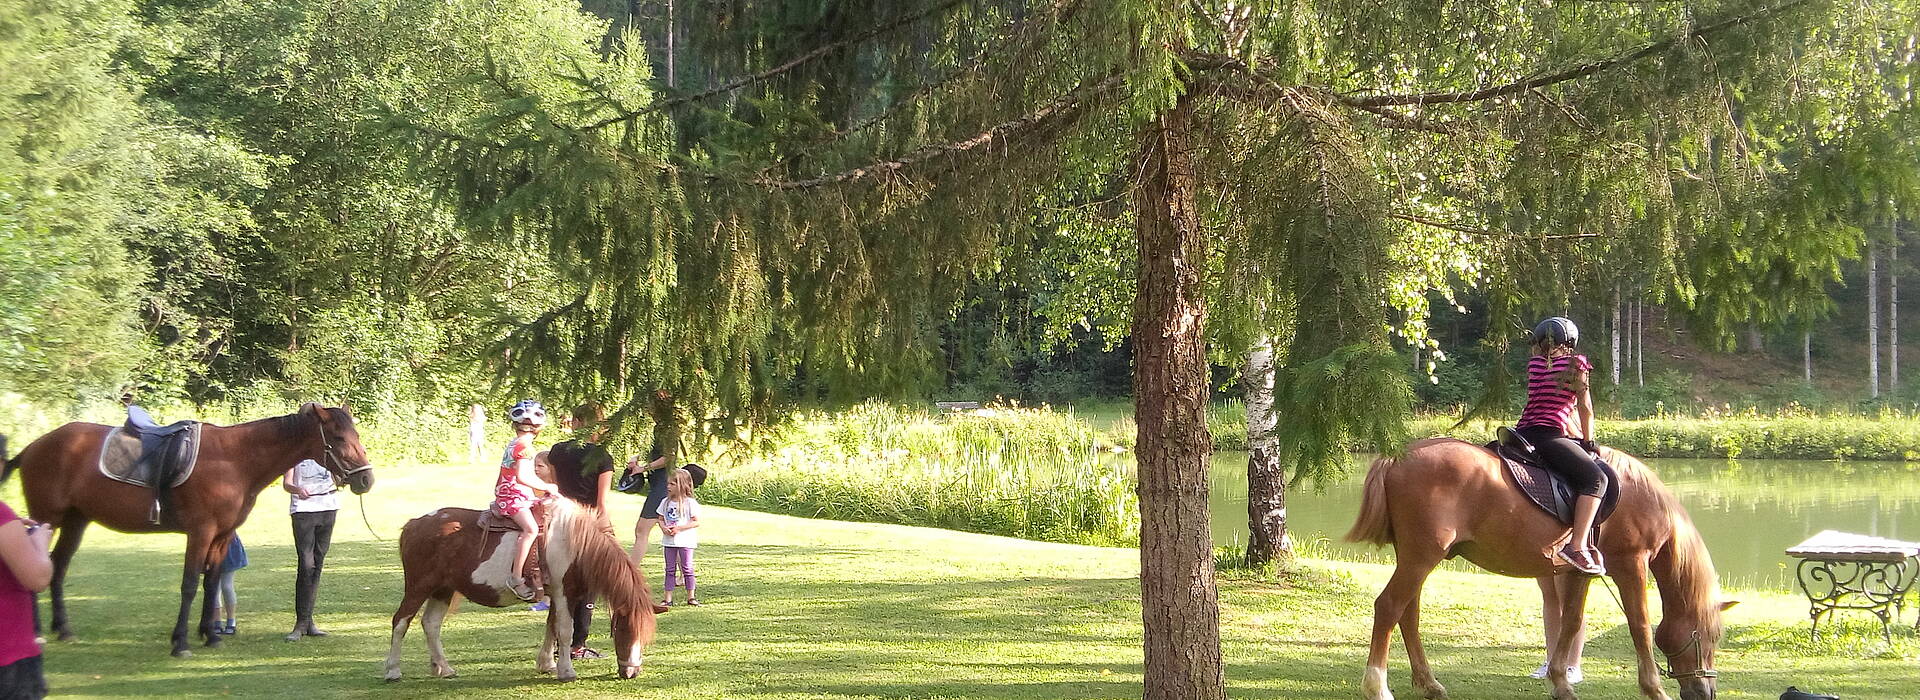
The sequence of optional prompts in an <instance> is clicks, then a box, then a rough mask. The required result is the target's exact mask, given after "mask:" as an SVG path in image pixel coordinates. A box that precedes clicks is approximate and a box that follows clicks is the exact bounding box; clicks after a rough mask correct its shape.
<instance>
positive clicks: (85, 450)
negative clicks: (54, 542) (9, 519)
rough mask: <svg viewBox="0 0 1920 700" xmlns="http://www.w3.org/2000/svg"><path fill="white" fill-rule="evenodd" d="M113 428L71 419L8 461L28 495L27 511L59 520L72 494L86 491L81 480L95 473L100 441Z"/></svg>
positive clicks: (10, 470) (22, 449)
mask: <svg viewBox="0 0 1920 700" xmlns="http://www.w3.org/2000/svg"><path fill="white" fill-rule="evenodd" d="M111 430H113V428H111V427H109V426H105V425H101V424H99V423H87V422H84V421H74V422H72V423H68V424H66V425H62V426H60V427H58V428H54V429H53V430H51V431H48V432H47V434H45V435H42V436H40V437H38V438H34V440H33V442H29V443H27V446H26V447H23V448H21V449H20V453H19V454H16V455H14V456H13V459H12V460H10V461H9V462H8V463H7V467H6V469H7V472H8V473H9V474H12V473H15V472H17V473H18V474H19V475H20V479H21V486H20V488H21V490H22V491H23V492H24V493H25V494H26V497H27V511H28V514H29V515H30V516H31V517H32V518H34V519H35V520H42V521H48V522H59V519H60V517H61V516H62V515H63V514H64V513H65V511H66V510H67V508H68V507H69V506H70V505H72V499H71V495H72V494H76V493H81V492H83V491H84V490H85V488H84V486H83V484H82V483H81V480H83V479H85V478H87V475H89V474H95V473H97V472H96V471H95V470H94V469H93V467H94V465H95V463H96V462H97V461H98V460H99V459H100V444H101V442H102V441H103V440H105V439H106V437H107V433H108V431H111Z"/></svg>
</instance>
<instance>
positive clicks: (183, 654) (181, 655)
mask: <svg viewBox="0 0 1920 700" xmlns="http://www.w3.org/2000/svg"><path fill="white" fill-rule="evenodd" d="M173 658H176V659H189V658H193V652H191V651H188V650H186V649H175V650H173Z"/></svg>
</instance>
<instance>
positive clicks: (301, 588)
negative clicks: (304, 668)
mask: <svg viewBox="0 0 1920 700" xmlns="http://www.w3.org/2000/svg"><path fill="white" fill-rule="evenodd" d="M280 486H281V488H282V489H285V490H286V492H287V494H288V501H289V502H288V504H287V510H288V512H291V513H292V514H293V549H294V552H295V553H296V555H297V556H298V557H299V560H300V564H299V568H298V570H297V573H295V574H294V579H293V616H294V622H293V631H292V632H288V633H287V641H290V642H292V641H299V639H300V638H301V637H325V636H327V633H326V632H323V631H321V630H320V628H318V627H315V626H314V624H313V605H314V602H315V600H316V599H317V598H318V597H319V594H320V572H321V570H322V569H324V568H325V567H326V563H327V549H328V548H329V547H330V546H332V544H333V520H334V515H335V514H337V513H338V512H339V511H340V494H338V493H336V492H335V488H336V487H337V484H335V483H334V480H333V474H332V473H331V472H328V471H327V468H326V467H322V466H320V463H319V462H315V461H313V460H311V459H305V460H301V461H300V463H299V464H295V465H293V468H292V469H288V470H287V475H286V477H285V478H282V479H281V480H280Z"/></svg>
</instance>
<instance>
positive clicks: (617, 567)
mask: <svg viewBox="0 0 1920 700" xmlns="http://www.w3.org/2000/svg"><path fill="white" fill-rule="evenodd" d="M547 507H548V509H549V510H550V511H551V514H552V516H553V518H552V521H551V523H550V524H549V525H548V526H547V536H546V560H545V564H544V565H543V566H542V570H543V571H545V573H546V577H547V580H548V581H550V582H551V581H559V582H561V585H559V586H554V585H551V584H549V585H548V586H547V595H548V597H549V598H550V599H551V600H550V601H549V602H550V605H549V607H548V608H547V636H546V640H545V641H544V642H542V643H541V645H540V653H539V654H538V655H537V656H535V657H534V667H535V668H536V669H538V670H539V671H540V672H542V673H546V672H549V671H552V672H554V674H555V676H556V677H558V678H559V679H560V680H563V681H570V680H573V679H574V677H575V675H574V670H573V658H572V657H571V656H570V655H569V654H568V653H567V652H568V649H567V643H568V642H569V641H571V640H572V639H573V625H574V620H573V617H572V614H571V612H570V611H571V610H572V609H573V606H572V603H571V601H574V600H579V599H581V598H582V597H583V596H584V597H587V598H593V597H598V596H601V595H604V596H606V598H607V602H608V604H609V606H610V607H612V608H613V615H612V616H611V617H612V618H613V644H614V656H615V658H616V659H618V660H619V664H620V677H621V678H632V677H634V676H637V675H640V662H641V658H640V657H641V650H642V649H643V648H644V647H645V646H646V645H647V644H648V643H650V642H652V641H653V631H654V606H653V595H652V593H650V592H649V591H648V590H647V582H646V579H644V578H642V577H641V576H640V571H639V570H638V569H636V568H634V566H633V562H631V561H629V560H628V559H627V553H626V550H624V549H621V547H620V543H619V542H618V541H615V540H614V538H613V535H612V534H610V533H608V532H607V531H606V530H604V529H602V525H601V522H602V521H601V518H600V514H599V511H597V510H594V509H592V508H585V507H582V506H579V505H576V504H574V503H573V502H572V501H569V500H567V499H565V498H556V499H553V501H552V503H551V504H550V505H548V506H547ZM479 519H480V511H477V510H472V509H468V508H441V509H440V510H436V511H434V512H431V513H428V514H426V515H422V516H420V517H418V518H414V519H413V520H410V521H407V526H406V527H405V528H404V529H402V530H401V531H400V563H401V566H402V568H403V569H404V570H405V575H406V584H405V588H406V590H405V593H404V594H403V597H402V598H401V600H400V609H398V610H395V611H394V613H393V644H392V646H391V647H389V649H388V650H387V680H389V681H396V680H399V679H400V643H401V641H402V640H404V639H406V636H407V628H408V627H410V626H412V624H413V617H414V615H415V614H416V613H419V614H420V615H421V619H420V629H421V631H422V632H424V633H425V634H426V636H427V654H428V656H429V659H430V663H431V664H432V670H433V675H435V676H439V677H441V678H452V677H453V675H454V672H453V667H452V666H450V665H448V664H447V654H446V651H445V650H444V649H443V648H441V646H440V623H441V622H443V621H445V620H446V619H447V613H448V612H449V611H451V610H452V607H453V597H454V595H456V594H458V595H462V596H466V598H467V599H468V600H471V601H473V602H475V603H479V604H481V605H485V606H487V607H490V608H498V607H504V606H507V605H513V604H517V603H519V602H520V600H519V598H517V597H515V596H514V595H513V593H512V591H511V589H509V588H508V584H507V582H508V580H509V579H510V578H511V576H512V573H511V571H510V566H511V561H510V560H511V559H513V555H514V554H515V552H516V550H515V548H514V543H515V538H518V537H520V536H521V533H519V532H510V533H507V534H506V535H504V536H501V537H498V538H497V540H498V541H493V542H492V546H491V547H488V546H486V545H487V544H488V543H489V541H491V540H494V539H496V538H490V537H486V536H485V533H483V532H482V531H481V529H480V527H479V526H478V524H477V523H478V521H479ZM423 604H424V606H425V609H424V610H422V605H423ZM556 651H557V652H558V653H557V654H556V653H555V652H556ZM555 656H558V657H559V659H558V664H559V665H558V668H556V667H555V659H554V657H555Z"/></svg>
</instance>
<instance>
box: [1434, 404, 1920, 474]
mask: <svg viewBox="0 0 1920 700" xmlns="http://www.w3.org/2000/svg"><path fill="white" fill-rule="evenodd" d="M1456 420H1457V419H1456V418H1454V417H1452V416H1426V417H1422V418H1419V419H1416V420H1415V422H1414V424H1413V425H1412V426H1410V427H1411V428H1412V430H1411V431H1410V432H1411V433H1412V434H1413V435H1421V436H1425V435H1449V436H1453V437H1458V438H1461V439H1464V440H1468V441H1472V442H1485V441H1487V440H1490V439H1492V436H1493V429H1494V427H1495V426H1497V425H1499V424H1498V423H1491V422H1475V423H1470V424H1468V425H1465V426H1459V427H1455V426H1454V422H1455V421H1456ZM1594 432H1596V433H1598V436H1599V441H1600V442H1601V443H1603V444H1607V445H1611V446H1613V447H1616V448H1618V449H1621V450H1625V451H1627V452H1629V453H1632V454H1634V455H1637V456H1640V457H1643V458H1654V457H1694V458H1725V459H1738V458H1745V459H1809V460H1835V459H1843V460H1862V461H1890V462H1915V461H1920V416H1915V415H1911V414H1905V413H1896V412H1890V411H1889V412H1884V413H1882V414H1879V415H1872V416H1867V415H1858V414H1814V413H1812V412H1808V411H1804V410H1796V409H1792V408H1789V409H1785V410H1781V411H1776V412H1771V413H1762V412H1759V411H1754V410H1744V411H1726V412H1713V411H1709V412H1707V413H1705V414H1703V415H1698V416H1674V415H1667V416H1657V417H1653V418H1645V419H1640V420H1606V419H1602V420H1598V421H1596V424H1595V426H1594Z"/></svg>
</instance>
